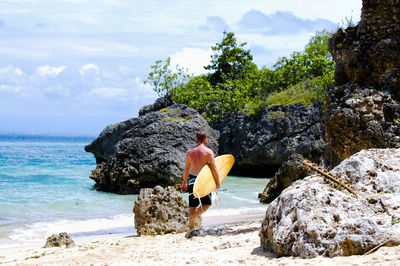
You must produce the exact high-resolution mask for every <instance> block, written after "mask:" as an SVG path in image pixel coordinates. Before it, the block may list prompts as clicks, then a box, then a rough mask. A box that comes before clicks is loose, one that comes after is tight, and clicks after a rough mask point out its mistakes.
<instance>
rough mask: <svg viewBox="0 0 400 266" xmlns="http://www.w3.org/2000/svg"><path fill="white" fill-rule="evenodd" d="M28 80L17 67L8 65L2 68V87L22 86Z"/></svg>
mask: <svg viewBox="0 0 400 266" xmlns="http://www.w3.org/2000/svg"><path fill="white" fill-rule="evenodd" d="M25 79H26V74H25V73H24V72H23V71H22V70H21V69H20V68H17V67H14V66H12V65H8V66H6V67H3V68H0V85H4V84H20V83H21V82H24V81H25Z"/></svg>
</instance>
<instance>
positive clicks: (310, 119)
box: [212, 103, 325, 177]
mask: <svg viewBox="0 0 400 266" xmlns="http://www.w3.org/2000/svg"><path fill="white" fill-rule="evenodd" d="M320 108H321V106H320V105H319V104H313V105H311V106H304V105H302V104H298V103H296V104H291V105H288V106H272V107H268V108H265V109H264V110H263V111H262V113H261V114H260V115H257V116H250V115H247V114H246V113H244V112H238V113H236V114H235V115H233V116H232V117H228V118H226V119H225V120H222V121H219V122H218V123H216V124H213V125H212V127H213V128H214V129H217V130H219V132H220V145H219V153H220V154H226V153H229V154H233V156H235V165H234V168H233V169H232V173H239V174H245V175H247V176H248V175H254V176H261V177H272V176H273V175H274V174H275V172H276V171H277V170H278V168H279V167H280V165H281V164H282V163H283V162H285V161H286V160H287V159H288V157H289V156H290V155H291V154H294V153H298V154H301V155H303V156H304V157H306V158H308V159H311V160H312V161H319V158H320V156H321V154H322V153H323V151H324V149H325V143H324V141H323V139H322V136H321V131H322V130H323V126H322V124H321V113H320Z"/></svg>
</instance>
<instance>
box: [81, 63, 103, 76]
mask: <svg viewBox="0 0 400 266" xmlns="http://www.w3.org/2000/svg"><path fill="white" fill-rule="evenodd" d="M99 72H100V68H99V67H98V66H97V65H95V64H86V65H83V66H82V67H81V68H80V69H79V73H80V74H81V76H85V75H87V74H98V73H99Z"/></svg>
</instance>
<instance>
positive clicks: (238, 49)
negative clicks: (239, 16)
mask: <svg viewBox="0 0 400 266" xmlns="http://www.w3.org/2000/svg"><path fill="white" fill-rule="evenodd" d="M245 45H246V43H241V44H239V45H238V44H237V41H236V38H235V35H234V33H233V32H226V31H224V33H223V38H222V41H221V42H220V43H217V44H216V45H215V46H213V47H211V49H212V50H213V51H214V54H213V55H212V56H211V62H210V64H209V65H208V66H205V67H204V68H205V69H206V70H209V71H210V74H209V75H208V80H209V82H210V83H211V85H213V86H215V85H218V84H223V83H225V82H229V81H230V80H234V79H244V78H246V77H247V75H248V74H249V73H251V72H254V71H256V70H257V66H256V64H254V63H253V56H252V55H251V53H250V51H249V50H246V49H244V46H245Z"/></svg>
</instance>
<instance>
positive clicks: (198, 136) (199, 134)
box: [196, 130, 207, 143]
mask: <svg viewBox="0 0 400 266" xmlns="http://www.w3.org/2000/svg"><path fill="white" fill-rule="evenodd" d="M206 137H207V133H206V132H205V131H202V130H201V131H199V132H197V134H196V139H197V142H199V143H200V142H203V140H204V139H205V138H206Z"/></svg>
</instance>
